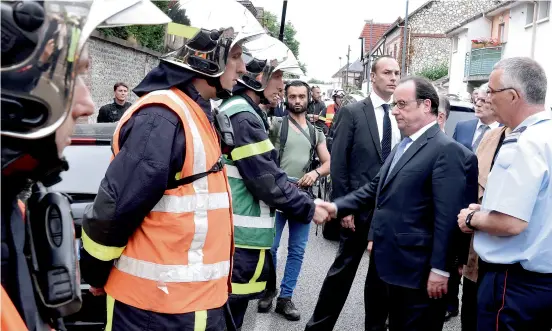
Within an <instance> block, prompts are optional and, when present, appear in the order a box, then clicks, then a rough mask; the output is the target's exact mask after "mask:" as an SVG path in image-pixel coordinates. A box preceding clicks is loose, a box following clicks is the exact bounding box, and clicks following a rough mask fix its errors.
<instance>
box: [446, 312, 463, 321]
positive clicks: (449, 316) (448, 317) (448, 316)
mask: <svg viewBox="0 0 552 331" xmlns="http://www.w3.org/2000/svg"><path fill="white" fill-rule="evenodd" d="M459 313H460V312H459V311H458V309H457V310H453V311H447V312H446V314H445V322H448V321H449V320H450V319H451V318H453V317H456V316H458V314H459Z"/></svg>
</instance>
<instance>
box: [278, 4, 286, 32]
mask: <svg viewBox="0 0 552 331" xmlns="http://www.w3.org/2000/svg"><path fill="white" fill-rule="evenodd" d="M287 2H288V0H284V6H283V7H282V21H281V22H280V35H279V36H278V39H279V40H280V41H281V42H284V28H285V26H286V10H287Z"/></svg>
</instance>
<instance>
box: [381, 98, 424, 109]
mask: <svg viewBox="0 0 552 331" xmlns="http://www.w3.org/2000/svg"><path fill="white" fill-rule="evenodd" d="M420 101H422V99H414V100H406V101H405V100H399V101H397V102H391V103H390V104H389V107H391V109H393V108H395V106H397V108H399V109H404V107H406V105H408V104H409V103H411V102H417V103H418V104H419V103H420Z"/></svg>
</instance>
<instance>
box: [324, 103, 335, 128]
mask: <svg viewBox="0 0 552 331" xmlns="http://www.w3.org/2000/svg"><path fill="white" fill-rule="evenodd" d="M334 116H335V105H334V104H331V105H329V106H328V107H327V108H326V117H325V122H326V126H327V127H328V128H329V127H330V126H331V125H332V121H333V118H334Z"/></svg>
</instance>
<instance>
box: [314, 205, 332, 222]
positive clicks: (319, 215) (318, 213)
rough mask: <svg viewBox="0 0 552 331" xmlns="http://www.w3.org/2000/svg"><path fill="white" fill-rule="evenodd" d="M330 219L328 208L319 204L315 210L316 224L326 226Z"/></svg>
mask: <svg viewBox="0 0 552 331" xmlns="http://www.w3.org/2000/svg"><path fill="white" fill-rule="evenodd" d="M329 219H330V215H329V213H328V211H327V210H326V208H324V207H322V206H320V205H318V204H317V205H316V209H315V210H314V217H313V218H312V220H313V221H314V223H316V224H324V223H326V222H327V221H328V220H329Z"/></svg>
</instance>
